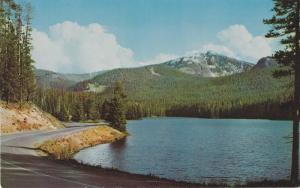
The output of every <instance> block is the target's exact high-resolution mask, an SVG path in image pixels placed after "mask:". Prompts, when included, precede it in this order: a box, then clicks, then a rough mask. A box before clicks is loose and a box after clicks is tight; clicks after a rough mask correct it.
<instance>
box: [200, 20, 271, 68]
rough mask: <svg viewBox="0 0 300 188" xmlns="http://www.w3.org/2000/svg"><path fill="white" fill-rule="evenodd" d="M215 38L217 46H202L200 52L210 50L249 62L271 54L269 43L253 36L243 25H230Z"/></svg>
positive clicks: (264, 39)
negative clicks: (217, 40)
mask: <svg viewBox="0 0 300 188" xmlns="http://www.w3.org/2000/svg"><path fill="white" fill-rule="evenodd" d="M217 38H218V39H219V43H218V44H207V45H204V46H203V47H202V50H203V51H207V50H211V51H215V52H217V53H221V54H224V55H228V56H232V57H236V58H240V59H243V60H247V61H250V62H256V61H257V60H258V59H260V58H261V57H265V56H269V55H271V54H272V47H271V41H270V40H269V39H266V38H265V37H263V36H253V35H252V34H251V33H250V32H249V31H248V30H247V28H246V27H245V26H243V25H232V26H230V27H228V28H227V29H224V30H222V31H221V32H219V33H218V34H217Z"/></svg>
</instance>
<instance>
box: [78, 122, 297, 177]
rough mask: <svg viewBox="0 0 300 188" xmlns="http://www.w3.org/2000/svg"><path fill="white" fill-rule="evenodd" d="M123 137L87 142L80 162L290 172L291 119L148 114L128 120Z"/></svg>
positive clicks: (158, 171) (148, 168) (177, 172)
mask: <svg viewBox="0 0 300 188" xmlns="http://www.w3.org/2000/svg"><path fill="white" fill-rule="evenodd" d="M127 129H128V131H129V133H130V136H128V138H126V139H124V140H121V141H118V142H115V143H112V144H102V145H98V146H95V147H92V148H87V149H85V150H82V151H80V152H79V153H77V154H76V155H75V157H74V158H75V159H76V160H77V161H79V162H82V163H85V164H90V165H100V166H102V167H106V168H117V169H119V170H122V171H127V172H131V173H137V174H147V175H148V174H152V175H155V176H159V177H164V178H169V179H175V180H182V181H189V182H227V183H233V182H235V183H237V182H240V183H242V182H244V181H247V180H251V181H252V180H262V179H275V180H276V179H284V178H288V176H289V167H290V161H291V152H290V151H291V143H289V141H290V140H289V139H288V138H287V137H288V136H291V131H292V123H291V122H290V121H271V120H244V119H242V120H233V119H226V120H225V119H221V120H215V119H198V118H149V119H143V120H137V121H129V122H128V125H127Z"/></svg>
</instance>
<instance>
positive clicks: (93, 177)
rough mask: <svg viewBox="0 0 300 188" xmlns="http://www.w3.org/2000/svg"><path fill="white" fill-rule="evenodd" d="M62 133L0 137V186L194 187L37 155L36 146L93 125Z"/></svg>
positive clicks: (68, 125)
mask: <svg viewBox="0 0 300 188" xmlns="http://www.w3.org/2000/svg"><path fill="white" fill-rule="evenodd" d="M65 125H66V128H65V129H59V130H41V131H34V132H25V133H15V134H7V135H1V185H2V187H4V188H21V187H22V188H27V187H28V188H40V187H41V188H48V187H49V188H60V187H62V188H77V187H82V188H90V187H187V186H188V187H197V185H192V184H186V183H177V182H174V181H169V180H164V179H158V178H154V177H149V176H142V175H133V174H128V173H125V172H119V171H115V170H105V169H101V168H97V167H88V166H84V165H80V164H77V163H76V162H74V161H56V160H51V159H49V158H47V157H40V156H38V154H37V148H36V145H37V144H38V143H41V142H43V141H45V140H47V139H50V138H56V137H59V136H62V135H66V134H71V133H74V132H77V131H81V130H83V129H87V128H89V127H90V126H95V125H96V124H83V123H66V124H65Z"/></svg>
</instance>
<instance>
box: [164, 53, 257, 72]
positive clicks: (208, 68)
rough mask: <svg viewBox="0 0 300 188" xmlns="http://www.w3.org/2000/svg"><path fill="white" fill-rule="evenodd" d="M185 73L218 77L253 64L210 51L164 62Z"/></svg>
mask: <svg viewBox="0 0 300 188" xmlns="http://www.w3.org/2000/svg"><path fill="white" fill-rule="evenodd" d="M165 64H166V65H168V66H171V67H174V68H176V69H178V70H180V71H181V72H184V73H187V74H193V75H198V76H201V77H219V76H226V75H231V74H235V73H240V72H244V71H247V70H250V69H251V68H252V67H253V64H251V63H248V62H245V61H240V60H237V59H234V58H230V57H227V56H223V55H219V54H215V53H212V52H207V53H195V54H194V55H192V56H186V57H180V58H177V59H174V60H171V61H168V62H166V63H165Z"/></svg>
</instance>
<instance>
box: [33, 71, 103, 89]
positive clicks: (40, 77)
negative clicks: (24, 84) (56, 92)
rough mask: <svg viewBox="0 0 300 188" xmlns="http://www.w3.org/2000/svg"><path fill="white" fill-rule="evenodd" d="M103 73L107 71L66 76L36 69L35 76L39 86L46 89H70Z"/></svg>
mask: <svg viewBox="0 0 300 188" xmlns="http://www.w3.org/2000/svg"><path fill="white" fill-rule="evenodd" d="M103 72H105V71H98V72H93V73H88V74H64V73H57V72H53V71H48V70H43V69H35V76H36V80H37V84H38V86H41V87H45V88H69V87H71V86H73V85H75V84H76V83H78V82H81V81H84V80H88V79H91V78H93V77H94V76H96V75H99V74H101V73H103Z"/></svg>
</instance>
